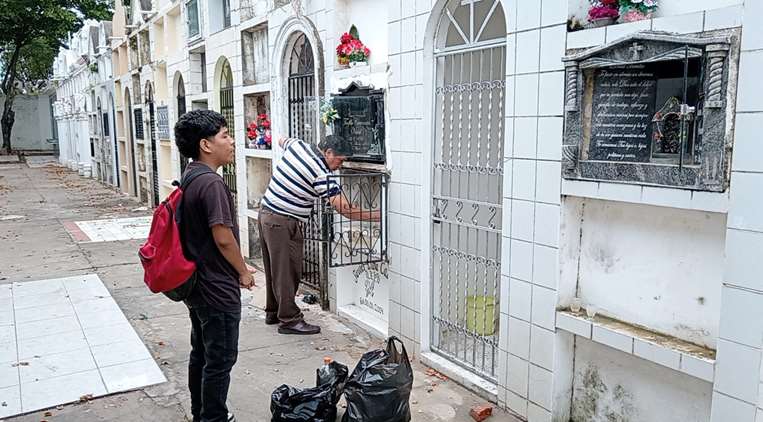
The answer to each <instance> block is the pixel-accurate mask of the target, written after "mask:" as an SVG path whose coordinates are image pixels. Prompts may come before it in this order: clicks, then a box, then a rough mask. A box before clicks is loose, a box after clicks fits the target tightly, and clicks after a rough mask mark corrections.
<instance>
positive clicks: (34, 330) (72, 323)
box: [16, 317, 82, 340]
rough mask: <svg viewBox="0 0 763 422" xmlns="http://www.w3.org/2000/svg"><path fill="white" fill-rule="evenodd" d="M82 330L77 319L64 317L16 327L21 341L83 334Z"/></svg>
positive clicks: (26, 323)
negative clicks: (73, 333) (72, 333)
mask: <svg viewBox="0 0 763 422" xmlns="http://www.w3.org/2000/svg"><path fill="white" fill-rule="evenodd" d="M81 330H82V328H81V327H80V325H79V322H78V321H77V318H75V317H64V318H57V319H50V320H45V321H34V322H25V323H23V324H18V325H17V326H16V332H17V335H18V339H19V340H24V339H28V338H35V337H51V338H54V337H59V336H60V335H63V334H67V333H71V332H75V333H77V332H81Z"/></svg>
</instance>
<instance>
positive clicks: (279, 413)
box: [270, 362, 349, 422]
mask: <svg viewBox="0 0 763 422" xmlns="http://www.w3.org/2000/svg"><path fill="white" fill-rule="evenodd" d="M348 372H349V369H348V368H347V367H346V366H344V365H342V364H341V363H338V362H331V364H329V368H328V370H326V371H320V370H319V372H318V382H319V385H317V386H316V387H313V388H307V389H304V390H302V389H299V388H294V387H290V386H288V385H286V384H284V385H282V386H280V387H278V388H276V389H275V390H274V391H273V394H271V395H270V412H271V413H272V415H273V418H272V419H271V422H335V421H336V404H337V402H338V401H339V397H341V395H342V391H343V388H344V383H345V381H347V374H348Z"/></svg>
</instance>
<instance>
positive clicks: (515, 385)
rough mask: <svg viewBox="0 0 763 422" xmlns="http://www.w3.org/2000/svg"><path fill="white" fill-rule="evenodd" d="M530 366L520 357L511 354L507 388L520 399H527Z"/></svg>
mask: <svg viewBox="0 0 763 422" xmlns="http://www.w3.org/2000/svg"><path fill="white" fill-rule="evenodd" d="M529 372H530V364H529V363H528V362H527V361H526V360H523V359H521V358H519V357H518V356H514V355H512V354H509V361H508V371H507V378H506V387H507V388H508V389H509V391H512V392H514V393H515V394H517V395H519V396H520V397H523V398H526V397H527V381H528V377H529Z"/></svg>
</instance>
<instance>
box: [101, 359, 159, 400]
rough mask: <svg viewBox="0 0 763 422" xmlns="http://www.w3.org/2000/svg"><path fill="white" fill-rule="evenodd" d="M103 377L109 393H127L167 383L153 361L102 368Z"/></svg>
mask: <svg viewBox="0 0 763 422" xmlns="http://www.w3.org/2000/svg"><path fill="white" fill-rule="evenodd" d="M101 375H102V376H103V381H104V382H105V383H106V388H107V390H108V392H109V393H117V392H120V391H127V390H131V389H134V388H138V387H145V386H149V385H155V384H160V383H163V382H166V381H167V378H165V377H164V374H163V373H162V371H161V369H159V367H158V366H157V365H156V362H154V360H153V359H147V360H141V361H137V362H131V363H126V364H123V365H116V366H109V367H107V368H101Z"/></svg>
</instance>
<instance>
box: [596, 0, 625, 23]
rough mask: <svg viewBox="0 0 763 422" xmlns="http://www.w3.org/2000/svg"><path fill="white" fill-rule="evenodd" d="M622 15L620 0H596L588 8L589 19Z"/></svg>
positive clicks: (614, 17) (613, 17) (612, 17)
mask: <svg viewBox="0 0 763 422" xmlns="http://www.w3.org/2000/svg"><path fill="white" fill-rule="evenodd" d="M618 16H620V11H619V10H618V0H595V1H593V2H592V4H591V8H590V9H589V10H588V20H589V21H591V22H595V21H597V20H600V19H616V18H617V17H618Z"/></svg>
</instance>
